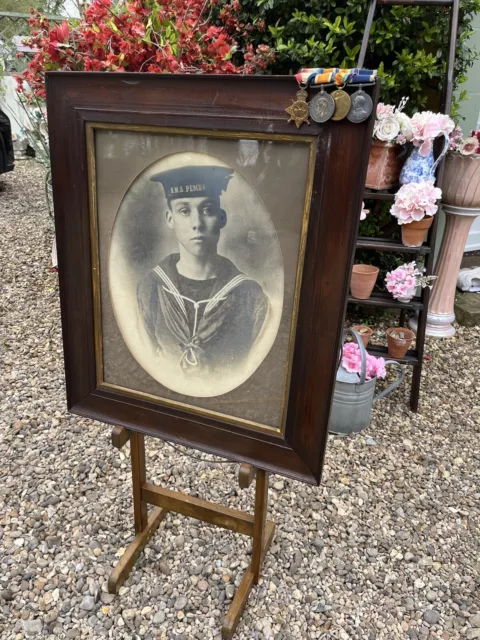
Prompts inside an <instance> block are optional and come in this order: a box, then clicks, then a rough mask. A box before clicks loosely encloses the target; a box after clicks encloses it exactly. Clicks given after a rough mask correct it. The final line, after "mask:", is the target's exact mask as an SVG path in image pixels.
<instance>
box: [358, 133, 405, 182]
mask: <svg viewBox="0 0 480 640" xmlns="http://www.w3.org/2000/svg"><path fill="white" fill-rule="evenodd" d="M406 157H407V156H406V153H405V147H402V146H401V145H399V144H393V143H391V142H382V141H381V140H374V141H373V144H372V147H371V149H370V157H369V159H368V170H367V179H366V182H365V186H366V187H367V189H376V190H380V189H391V188H393V187H398V186H399V184H400V182H399V177H400V171H401V170H402V167H403V164H404V162H405V160H406Z"/></svg>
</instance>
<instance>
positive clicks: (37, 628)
mask: <svg viewBox="0 0 480 640" xmlns="http://www.w3.org/2000/svg"><path fill="white" fill-rule="evenodd" d="M22 625H23V630H24V631H25V635H26V636H28V637H33V636H39V635H40V634H41V633H42V627H43V625H42V621H41V620H39V619H38V618H35V620H23V621H22Z"/></svg>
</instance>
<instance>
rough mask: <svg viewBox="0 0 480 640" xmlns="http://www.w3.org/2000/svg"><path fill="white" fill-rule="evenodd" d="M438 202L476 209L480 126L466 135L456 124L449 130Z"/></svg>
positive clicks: (479, 195) (479, 202) (479, 196)
mask: <svg viewBox="0 0 480 640" xmlns="http://www.w3.org/2000/svg"><path fill="white" fill-rule="evenodd" d="M442 202H444V203H445V204H450V205H453V206H456V207H464V208H468V209H470V208H472V209H477V208H480V129H477V130H476V131H471V132H470V136H469V137H467V138H464V137H463V135H462V130H461V129H460V127H459V126H458V125H457V126H456V127H455V129H454V130H453V132H452V133H451V135H450V146H449V148H448V153H447V157H446V159H445V172H444V174H443V194H442Z"/></svg>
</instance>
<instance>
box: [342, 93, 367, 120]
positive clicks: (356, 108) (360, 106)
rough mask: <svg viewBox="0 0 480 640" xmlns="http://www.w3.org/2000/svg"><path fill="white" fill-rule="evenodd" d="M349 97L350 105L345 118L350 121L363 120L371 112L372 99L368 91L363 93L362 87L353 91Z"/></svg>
mask: <svg viewBox="0 0 480 640" xmlns="http://www.w3.org/2000/svg"><path fill="white" fill-rule="evenodd" d="M350 98H351V100H352V106H351V107H350V111H349V112H348V114H347V119H348V120H350V122H356V123H358V122H363V121H364V120H366V119H367V118H368V116H369V115H370V114H371V113H372V110H373V102H372V99H371V98H370V96H369V95H368V93H365V91H363V90H362V89H359V90H358V91H355V93H354V94H353V95H351V96H350Z"/></svg>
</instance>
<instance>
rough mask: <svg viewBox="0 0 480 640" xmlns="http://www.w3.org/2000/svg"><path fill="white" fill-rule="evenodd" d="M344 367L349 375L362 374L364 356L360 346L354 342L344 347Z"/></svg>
mask: <svg viewBox="0 0 480 640" xmlns="http://www.w3.org/2000/svg"><path fill="white" fill-rule="evenodd" d="M342 365H343V368H344V369H346V370H347V371H348V372H349V373H360V371H361V369H362V356H361V354H360V349H359V348H358V345H357V344H355V343H354V342H347V344H344V345H343V356H342Z"/></svg>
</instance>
